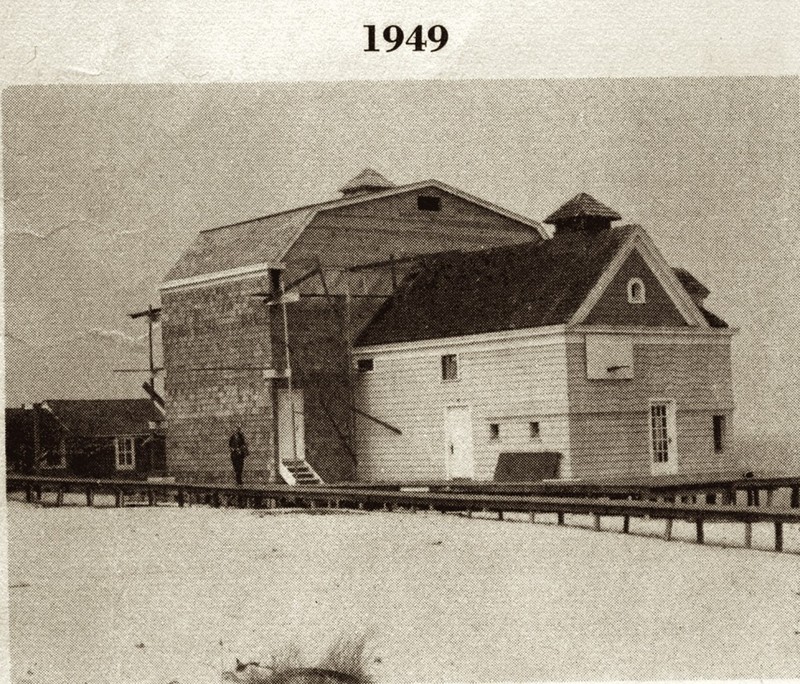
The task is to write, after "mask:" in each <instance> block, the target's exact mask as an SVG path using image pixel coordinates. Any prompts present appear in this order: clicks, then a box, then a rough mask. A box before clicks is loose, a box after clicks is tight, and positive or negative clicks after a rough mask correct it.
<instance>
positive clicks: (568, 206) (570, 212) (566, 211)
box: [544, 192, 622, 224]
mask: <svg viewBox="0 0 800 684" xmlns="http://www.w3.org/2000/svg"><path fill="white" fill-rule="evenodd" d="M580 216H598V217H601V218H607V219H610V220H611V221H619V220H620V219H621V218H622V217H621V216H620V215H619V214H618V213H617V212H616V211H614V210H613V209H612V208H611V207H607V206H606V205H605V204H603V203H602V202H598V201H597V200H596V199H595V198H594V197H592V196H591V195H588V194H586V193H585V192H582V193H580V194H578V195H575V197H573V198H572V199H571V200H569V201H568V202H565V203H564V204H562V205H561V206H560V207H559V208H558V209H556V210H555V211H554V212H553V213H552V214H550V216H548V217H547V218H546V219H545V220H544V222H545V223H551V224H552V223H558V222H559V221H564V220H566V219H571V218H578V217H580Z"/></svg>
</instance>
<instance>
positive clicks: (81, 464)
mask: <svg viewBox="0 0 800 684" xmlns="http://www.w3.org/2000/svg"><path fill="white" fill-rule="evenodd" d="M163 422H164V414H163V413H162V412H161V410H160V408H159V407H158V406H157V405H156V404H155V403H154V402H152V401H151V400H150V399H49V400H47V401H42V402H37V403H34V404H28V405H26V406H21V407H18V408H14V407H8V408H6V464H7V467H8V468H9V469H11V470H14V471H17V472H24V473H37V472H38V473H45V474H61V475H77V476H84V477H118V478H144V477H147V476H151V475H163V474H164V472H165V470H166V460H165V454H164V433H163V429H162V426H163Z"/></svg>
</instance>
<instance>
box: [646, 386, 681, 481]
mask: <svg viewBox="0 0 800 684" xmlns="http://www.w3.org/2000/svg"><path fill="white" fill-rule="evenodd" d="M650 472H651V473H652V474H653V475H672V474H674V473H677V472H678V438H677V428H676V422H675V401H674V400H672V399H658V400H655V399H654V400H652V401H651V402H650Z"/></svg>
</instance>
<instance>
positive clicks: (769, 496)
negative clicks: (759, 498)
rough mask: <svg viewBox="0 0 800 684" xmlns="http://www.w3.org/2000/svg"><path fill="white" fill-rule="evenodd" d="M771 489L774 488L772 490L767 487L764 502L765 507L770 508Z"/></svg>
mask: <svg viewBox="0 0 800 684" xmlns="http://www.w3.org/2000/svg"><path fill="white" fill-rule="evenodd" d="M773 491H774V490H772V489H768V490H767V503H766V506H767V508H770V507H771V506H772V493H773Z"/></svg>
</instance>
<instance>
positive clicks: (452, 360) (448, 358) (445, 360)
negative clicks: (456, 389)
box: [442, 354, 458, 380]
mask: <svg viewBox="0 0 800 684" xmlns="http://www.w3.org/2000/svg"><path fill="white" fill-rule="evenodd" d="M442 380H458V357H457V356H456V355H455V354H445V355H444V356H442Z"/></svg>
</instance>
